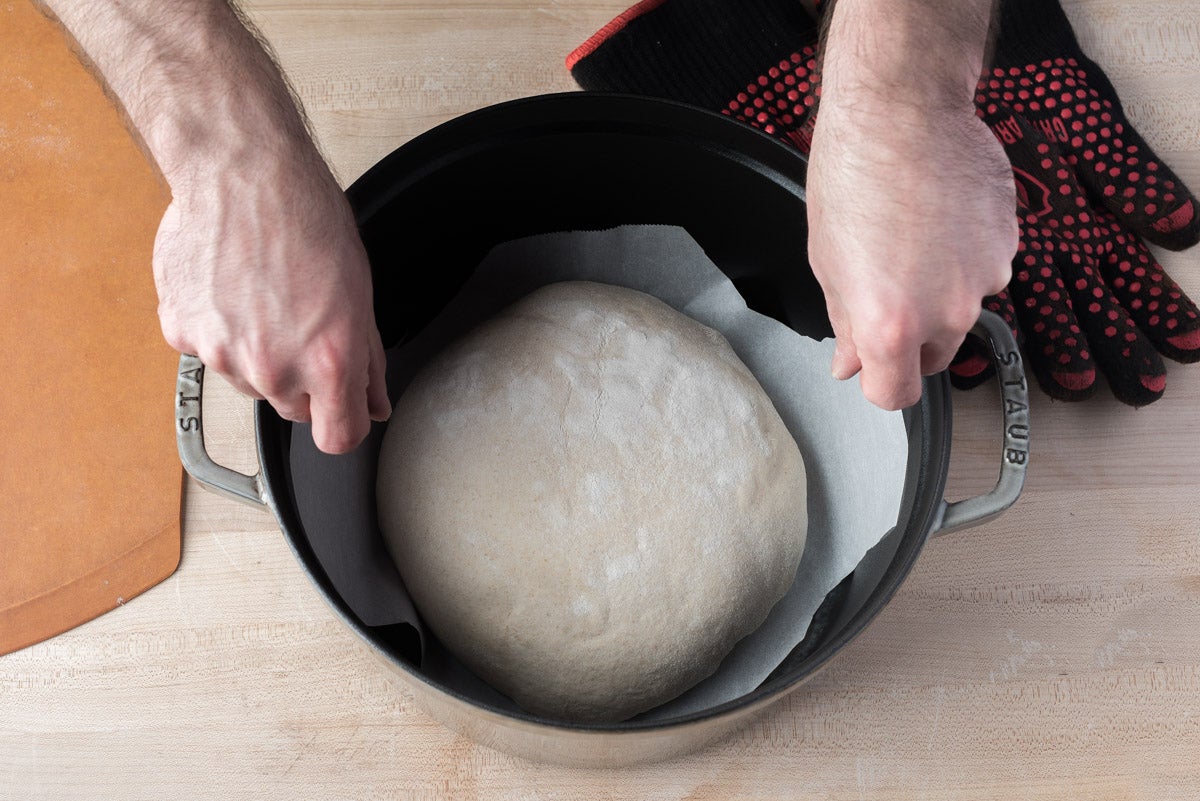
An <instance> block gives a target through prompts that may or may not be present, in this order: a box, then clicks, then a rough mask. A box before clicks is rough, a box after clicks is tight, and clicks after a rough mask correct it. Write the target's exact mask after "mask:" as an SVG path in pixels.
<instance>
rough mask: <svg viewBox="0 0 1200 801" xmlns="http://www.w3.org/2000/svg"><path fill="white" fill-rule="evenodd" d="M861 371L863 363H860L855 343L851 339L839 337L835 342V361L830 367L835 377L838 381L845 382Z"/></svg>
mask: <svg viewBox="0 0 1200 801" xmlns="http://www.w3.org/2000/svg"><path fill="white" fill-rule="evenodd" d="M861 369H862V362H861V361H859V358H858V352H857V351H856V350H855V348H854V342H852V341H851V340H850V338H849V337H837V338H836V339H835V340H834V347H833V361H832V362H831V363H830V366H829V370H830V372H831V373H832V374H833V377H834V378H836V379H837V380H838V381H845V380H846V379H848V378H850V377H852V376H854V375H856V374H857V373H858V371H859V370H861Z"/></svg>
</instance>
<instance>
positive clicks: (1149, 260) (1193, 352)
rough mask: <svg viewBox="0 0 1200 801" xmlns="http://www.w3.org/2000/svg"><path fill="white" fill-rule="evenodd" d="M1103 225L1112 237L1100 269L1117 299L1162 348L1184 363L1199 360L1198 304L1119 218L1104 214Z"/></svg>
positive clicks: (1149, 336)
mask: <svg viewBox="0 0 1200 801" xmlns="http://www.w3.org/2000/svg"><path fill="white" fill-rule="evenodd" d="M1100 225H1101V227H1102V229H1103V230H1105V231H1107V232H1108V233H1109V235H1110V237H1111V242H1112V247H1111V248H1110V249H1109V252H1108V257H1107V258H1106V259H1103V260H1101V269H1102V270H1103V272H1104V279H1105V282H1106V283H1107V284H1108V285H1109V286H1110V287H1112V291H1113V295H1114V296H1115V297H1116V299H1117V302H1118V303H1119V304H1120V305H1121V306H1122V307H1123V308H1124V309H1127V310H1128V311H1129V315H1130V316H1131V317H1132V318H1133V321H1134V323H1136V325H1137V327H1138V328H1139V329H1140V330H1141V332H1142V333H1144V334H1145V336H1146V338H1147V339H1149V340H1150V342H1151V343H1152V344H1153V345H1154V347H1155V348H1156V349H1157V350H1158V351H1159V353H1162V354H1163V355H1164V356H1169V357H1170V358H1172V359H1175V360H1176V361H1179V362H1184V363H1191V362H1195V361H1200V310H1197V308H1196V304H1194V303H1193V302H1192V300H1191V299H1190V298H1189V297H1188V296H1187V295H1185V294H1184V292H1183V290H1182V289H1180V288H1179V285H1178V284H1176V283H1175V281H1174V280H1173V279H1172V278H1171V276H1169V275H1167V273H1166V271H1165V270H1163V268H1162V266H1161V265H1160V264H1159V263H1158V262H1157V261H1155V259H1154V257H1153V256H1152V255H1151V254H1150V251H1149V250H1148V249H1147V248H1146V246H1145V245H1143V244H1142V242H1141V241H1140V240H1139V239H1138V238H1137V237H1136V236H1134V235H1133V234H1131V233H1129V232H1127V231H1125V230H1123V228H1122V226H1121V224H1120V222H1118V221H1117V220H1115V219H1112V218H1108V217H1106V216H1102V217H1101V218H1100Z"/></svg>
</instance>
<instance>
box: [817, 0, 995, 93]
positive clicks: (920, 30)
mask: <svg viewBox="0 0 1200 801" xmlns="http://www.w3.org/2000/svg"><path fill="white" fill-rule="evenodd" d="M994 6H995V0H837V2H836V4H835V5H834V7H833V9H832V11H831V12H830V13H829V14H827V29H826V31H825V48H824V52H825V62H824V75H825V77H824V85H823V87H822V91H823V97H824V98H825V99H826V100H829V99H831V98H833V99H835V100H837V101H841V102H845V101H848V100H849V99H850V98H853V99H855V100H856V101H857V100H862V101H863V102H867V103H873V102H875V101H880V102H886V103H887V104H889V105H901V104H910V105H913V106H915V107H920V108H929V107H931V106H933V107H941V108H945V107H967V106H969V105H970V102H971V98H972V97H973V96H974V90H975V85H976V82H977V81H978V79H979V75H980V73H981V72H982V69H983V66H984V61H985V58H986V57H987V53H988V49H989V41H988V36H989V31H990V29H991V20H992V15H993V10H994Z"/></svg>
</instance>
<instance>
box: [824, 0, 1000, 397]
mask: <svg viewBox="0 0 1200 801" xmlns="http://www.w3.org/2000/svg"><path fill="white" fill-rule="evenodd" d="M992 2H993V0H838V2H837V4H836V5H835V6H834V7H833V9H832V10H831V11H828V12H827V17H828V31H827V34H826V43H825V57H824V58H825V60H824V76H823V84H822V97H821V112H820V115H819V118H818V121H817V125H816V130H815V132H814V136H813V143H812V154H811V167H810V170H809V200H810V203H809V207H808V208H809V226H810V240H809V247H810V254H809V255H810V259H811V261H812V264H813V269H814V271H815V272H816V274H817V277H818V279H820V281H821V284H822V286H823V288H824V289H825V294H826V297H827V300H828V303H829V311H830V317H831V321H832V323H833V326H834V331H835V333H836V334H837V337H838V346H837V351H836V353H835V356H834V362H833V372H834V375H835V376H837V377H838V378H849V377H850V376H852V375H854V374H855V373H859V372H860V371H861V382H862V386H863V392H864V394H865V395H866V396H867V398H868V399H869V400H871V401H873V402H874V403H876V404H878V405H880V406H883V407H885V408H889V409H895V408H901V407H904V406H907V405H909V404H911V403H913V402H915V401H916V400H917V399H918V398H919V397H920V376H921V375H928V374H931V373H934V372H938V371H940V370H942V369H944V368H945V367H946V366H947V365H948V364H949V362H950V359H951V358H952V357H953V355H954V352H955V350H956V349H957V348H958V346H959V345H960V344H961V342H962V340H963V338H964V336H965V334H966V332H967V330H968V329H969V328H970V327H971V325H972V323H973V322H974V320H975V318H976V317H977V316H978V314H979V307H980V301H981V300H982V298H983V297H984V296H986V295H989V294H993V293H995V292H998V291H999V290H1000V289H1002V288H1003V287H1004V286H1005V285H1006V284H1007V282H1008V279H1009V273H1010V269H1011V266H1010V265H1011V259H1012V257H1013V254H1014V253H1015V252H1016V247H1017V227H1016V217H1015V213H1014V210H1015V207H1016V204H1015V196H1014V187H1013V177H1012V170H1011V167H1010V165H1009V162H1008V160H1007V158H1006V157H1005V155H1004V151H1003V149H1002V148H1001V146H1000V144H999V143H998V142H997V141H996V139H995V138H994V137H993V136H992V134H991V132H990V131H989V130H988V129H987V127H986V126H985V125H984V124H983V122H982V121H980V120H979V119H977V118H976V116H975V110H974V105H973V97H974V94H975V86H976V82H977V81H978V78H979V75H980V72H981V70H982V67H983V61H984V55H985V50H986V47H987V36H988V28H989V20H990V17H991V11H992Z"/></svg>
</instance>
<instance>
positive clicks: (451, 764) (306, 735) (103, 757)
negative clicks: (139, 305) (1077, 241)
mask: <svg viewBox="0 0 1200 801" xmlns="http://www.w3.org/2000/svg"><path fill="white" fill-rule="evenodd" d="M247 5H248V6H249V10H250V12H251V13H252V15H253V16H254V18H255V19H256V20H257V21H258V23H259V24H260V25H261V27H262V29H263V31H264V33H265V34H266V36H267V37H268V38H269V39H270V41H271V42H272V43H273V45H274V46H275V48H276V50H277V51H278V55H279V58H280V59H281V61H282V62H283V64H284V65H285V67H286V68H287V70H288V72H289V74H290V76H291V78H292V80H293V81H294V83H295V85H296V87H297V90H298V92H299V94H300V96H301V97H302V98H303V100H304V103H305V105H306V108H307V110H308V113H309V116H310V117H311V119H312V122H313V125H314V127H315V129H316V131H317V133H318V135H319V137H320V141H321V143H322V145H323V147H324V149H325V152H326V153H327V154H328V155H329V157H330V158H331V160H332V161H333V163H334V164H335V166H336V168H337V170H338V173H339V175H340V176H341V177H342V179H343V180H345V181H347V182H348V181H350V180H353V179H354V178H355V177H356V176H357V175H358V174H360V173H361V172H362V171H363V170H364V169H366V168H367V167H368V166H369V165H370V164H372V163H373V162H374V161H376V160H377V159H378V158H380V157H381V156H383V155H384V154H385V153H387V152H389V151H390V150H391V149H392V148H394V147H396V146H397V145H399V144H400V143H402V142H404V141H406V140H407V139H408V138H410V137H411V136H413V135H415V134H417V133H419V132H421V131H423V130H425V129H427V128H429V127H430V126H432V125H434V124H436V123H438V122H440V121H442V120H445V119H448V118H450V117H452V116H455V115H457V114H460V113H462V112H465V111H469V110H471V109H474V108H477V107H479V106H482V105H485V104H488V103H492V102H497V101H500V100H505V99H508V98H512V97H518V96H522V95H529V94H536V93H541V92H546V91H557V90H568V89H571V88H572V86H571V82H570V80H569V77H568V76H567V75H566V74H565V72H564V70H563V68H562V58H563V56H564V55H565V54H566V53H567V52H568V51H569V50H570V49H571V48H573V47H574V46H575V45H576V44H577V43H578V42H579V41H581V40H582V38H584V37H586V36H587V35H588V34H590V33H591V32H592V31H593V30H595V29H596V28H598V27H599V26H600V25H602V24H603V23H604V22H606V21H607V20H608V19H609V18H610V17H611V16H613V15H614V14H616V13H617V12H619V11H621V10H622V9H623V8H624V6H625V5H626V2H625V0H558V1H557V2H534V0H489V1H488V2H460V0H436V1H434V0H425V1H424V2H419V1H418V0H392V1H391V2H365V1H364V0H360V1H359V2H351V1H350V0H345V1H340V0H329V1H328V2H299V1H298V0H293V1H291V2H288V1H286V0H262V1H261V2H256V3H247ZM1067 10H1068V13H1069V14H1070V16H1071V18H1072V19H1073V20H1074V21H1075V23H1076V24H1077V26H1078V30H1079V34H1080V38H1081V40H1082V41H1083V43H1084V46H1085V47H1086V48H1087V49H1088V51H1089V52H1090V53H1091V54H1092V55H1093V56H1094V57H1095V58H1096V59H1097V60H1099V61H1100V62H1101V63H1102V64H1103V65H1104V67H1105V68H1106V69H1107V71H1108V72H1109V75H1110V77H1111V78H1112V80H1113V83H1114V84H1115V85H1116V86H1117V88H1118V89H1119V90H1120V92H1121V93H1122V98H1123V101H1124V103H1125V107H1126V109H1127V111H1128V113H1129V115H1130V117H1131V118H1132V119H1133V121H1134V122H1135V124H1137V125H1138V126H1139V127H1140V128H1141V130H1142V133H1143V134H1144V135H1145V136H1146V138H1147V139H1148V140H1149V141H1150V143H1151V144H1152V145H1153V146H1154V147H1156V148H1158V149H1159V151H1160V155H1161V156H1162V157H1163V158H1164V159H1165V160H1166V161H1167V162H1168V163H1169V164H1171V165H1172V167H1173V168H1174V169H1175V170H1176V171H1177V172H1178V173H1179V174H1180V175H1181V177H1182V178H1183V179H1184V180H1185V181H1186V182H1188V183H1189V184H1190V185H1192V186H1193V187H1200V89H1197V88H1196V87H1197V86H1198V85H1200V81H1197V80H1196V78H1197V76H1200V5H1198V4H1196V3H1194V2H1191V0H1156V1H1155V2H1151V0H1075V2H1069V3H1067ZM1159 253H1160V255H1161V256H1162V260H1163V264H1164V265H1165V266H1166V267H1167V269H1168V270H1169V271H1171V273H1172V274H1173V275H1174V276H1175V277H1176V278H1177V280H1178V281H1179V283H1180V284H1181V285H1182V286H1183V287H1184V289H1185V290H1186V291H1188V292H1189V293H1190V294H1191V295H1192V296H1193V297H1198V296H1200V251H1195V250H1194V251H1191V252H1185V253H1180V254H1165V253H1161V252H1159ZM164 380H165V381H168V382H169V381H171V380H172V378H171V377H170V376H164ZM1035 394H1036V393H1035ZM208 395H209V401H208V408H207V412H208V413H207V415H206V418H207V421H208V422H207V428H208V433H209V440H210V443H211V446H212V448H213V450H214V452H216V453H217V454H218V455H219V457H220V458H221V459H223V460H224V461H226V462H227V463H232V464H234V465H235V466H240V467H242V468H243V469H252V466H253V460H254V456H253V442H252V428H251V420H250V406H249V404H248V403H247V402H245V401H244V400H242V399H240V398H238V397H236V396H235V395H234V394H233V393H232V392H231V391H230V390H229V389H228V388H227V387H222V386H212V387H210V391H209V392H208ZM1032 421H1033V426H1034V431H1033V436H1034V461H1033V462H1032V467H1031V471H1030V475H1029V480H1028V483H1027V489H1026V491H1025V494H1024V496H1023V497H1022V499H1021V501H1020V502H1019V504H1018V505H1017V506H1016V507H1014V508H1013V509H1012V510H1011V511H1009V512H1008V513H1007V514H1005V515H1004V516H1002V517H1001V518H999V519H998V520H996V521H995V522H993V523H990V524H988V525H986V526H983V527H980V528H976V529H971V530H967V531H962V532H957V533H954V534H951V535H948V536H946V537H942V538H939V539H937V540H935V541H933V542H931V543H930V544H929V546H928V547H927V548H926V550H925V551H924V553H923V555H922V557H921V559H920V561H919V563H918V565H917V567H916V569H915V571H914V572H913V574H912V575H911V577H910V578H909V579H908V581H907V582H906V584H905V585H904V586H903V588H902V589H901V591H900V593H899V594H898V595H897V597H896V598H895V599H894V600H893V601H892V603H890V604H889V605H888V607H887V608H886V609H885V610H884V611H883V613H882V614H881V615H880V616H879V618H878V619H877V620H876V621H875V622H874V623H873V624H872V626H871V627H870V628H869V629H868V630H867V631H866V632H865V633H864V634H863V635H862V636H861V637H859V638H858V639H857V640H855V641H854V642H853V643H852V644H851V645H850V646H849V647H848V648H847V649H846V650H845V652H844V653H842V654H840V655H839V657H838V658H837V659H836V660H834V662H833V664H832V665H830V667H829V668H828V669H827V670H825V671H824V672H823V673H821V674H820V675H819V676H818V677H817V678H815V679H814V680H813V681H811V682H810V683H808V684H806V685H805V686H804V687H802V688H800V689H799V690H798V691H796V692H795V693H793V694H792V695H791V696H789V697H788V699H787V700H786V701H784V702H783V703H781V704H778V705H776V706H775V707H773V708H772V709H771V710H769V711H768V712H767V713H765V714H764V715H763V716H762V717H760V718H759V719H757V720H756V721H755V722H754V723H753V724H752V725H751V726H749V727H747V728H746V729H744V730H743V731H741V732H739V733H738V734H736V735H734V736H733V737H731V738H729V739H728V740H726V741H724V742H722V743H719V744H717V745H715V746H713V747H710V748H708V749H706V750H704V751H701V752H699V753H696V754H693V755H690V756H687V757H684V758H681V759H677V760H674V761H672V762H668V763H665V764H659V765H651V766H646V767H641V768H636V769H630V770H623V771H588V770H577V769H565V768H557V767H550V766H544V765H537V764H531V763H527V762H523V761H521V760H518V759H515V758H511V757H508V756H505V755H502V754H499V753H496V752H494V751H491V750H488V749H486V748H483V747H480V746H476V745H474V744H472V743H471V742H469V741H467V740H465V739H463V738H461V737H458V736H456V735H454V734H452V733H450V732H449V731H447V730H445V729H444V728H442V727H441V726H440V725H438V724H436V723H434V722H432V721H431V720H430V719H429V718H428V717H427V716H426V715H425V714H424V713H423V712H421V711H419V710H418V709H416V708H415V707H414V705H413V703H412V700H411V698H410V696H409V694H408V692H407V690H405V689H404V687H402V686H401V685H400V684H399V683H398V682H397V680H395V679H394V678H392V677H391V676H390V674H389V673H387V672H386V671H384V670H383V669H381V668H380V666H379V664H378V663H377V662H376V660H375V659H374V657H373V656H372V655H371V654H370V653H369V652H368V651H367V649H366V648H365V647H364V646H362V645H360V644H359V643H358V641H357V640H356V639H355V637H354V636H353V635H352V634H351V633H350V632H349V631H348V630H346V628H345V627H344V626H342V625H341V624H340V623H339V622H338V621H337V620H336V618H335V617H334V616H333V614H332V613H331V612H330V611H329V610H328V609H327V608H326V607H325V605H324V603H323V602H322V601H321V599H320V598H319V597H318V595H317V593H316V591H315V590H314V589H313V588H312V586H311V585H310V583H309V582H308V580H307V578H306V577H305V576H304V574H303V573H302V571H301V569H300V567H299V566H298V565H297V563H296V561H295V560H294V558H293V557H292V555H291V554H290V552H289V551H288V549H287V547H286V546H285V544H284V541H283V539H282V536H281V535H280V533H279V531H278V528H277V526H276V524H275V522H274V520H273V519H272V518H271V517H270V516H268V515H267V514H265V513H262V512H256V511H254V510H251V509H247V508H244V507H241V506H237V505H234V504H232V503H231V502H228V501H224V500H222V499H220V498H217V497H215V496H212V495H210V494H207V493H204V492H202V491H198V490H196V489H195V488H194V486H189V487H188V488H187V493H186V525H185V540H184V555H183V562H182V564H181V566H180V569H179V570H178V572H177V573H176V574H175V576H173V577H172V578H171V579H170V580H168V581H167V582H165V583H164V584H162V585H161V586H159V587H156V588H154V589H153V590H151V591H150V592H147V593H146V594H145V595H143V596H141V597H139V598H137V599H134V600H133V601H132V602H130V603H128V604H127V605H126V606H125V607H123V608H122V609H120V610H119V611H118V612H116V613H113V614H109V615H106V616H105V617H103V618H101V619H99V620H97V621H94V622H93V623H89V624H88V625H86V626H84V627H82V628H80V629H77V630H75V631H72V632H70V633H68V634H65V635H63V636H60V637H57V638H55V639H53V640H51V641H49V642H47V643H44V644H41V645H38V646H36V647H33V648H29V649H26V650H23V651H20V652H17V653H15V654H12V655H10V656H7V657H4V658H2V659H0V799H21V800H22V801H32V800H33V799H74V798H81V799H82V798H88V799H92V798H121V799H151V798H154V799H157V798H174V797H187V798H195V799H208V798H212V799H242V798H268V797H269V798H293V797H295V798H306V799H394V798H404V799H409V798H411V799H465V800H468V801H470V800H473V799H488V801H492V800H507V799H556V800H557V801H577V800H578V801H582V800H583V799H588V801H594V800H595V799H617V798H631V799H632V798H636V799H646V800H648V801H649V800H658V799H662V800H664V801H668V800H669V801H678V800H680V799H689V800H690V801H709V800H712V801H730V800H731V799H785V798H786V799H791V798H812V799H836V800H838V801H841V800H842V799H846V800H847V801H848V800H850V799H915V798H928V799H972V801H979V800H981V799H1005V801H1011V799H1062V798H1084V799H1190V798H1195V797H1196V793H1197V790H1196V787H1197V785H1198V784H1200V768H1197V766H1196V761H1197V760H1196V756H1197V754H1200V521H1198V520H1197V513H1196V509H1197V494H1198V483H1200V482H1198V481H1197V475H1198V473H1200V448H1198V446H1200V433H1198V432H1200V367H1190V368H1188V367H1174V368H1173V369H1172V371H1171V374H1170V378H1169V382H1168V388H1167V392H1166V396H1165V397H1164V398H1163V399H1162V400H1161V401H1159V402H1157V403H1155V404H1153V405H1152V406H1150V407H1148V408H1146V409H1142V410H1138V411H1134V410H1132V409H1129V408H1127V407H1123V406H1121V405H1120V404H1118V403H1116V402H1115V401H1112V400H1111V399H1109V398H1105V397H1098V398H1096V399H1094V400H1093V401H1091V402H1088V403H1085V404H1076V405H1070V404H1061V403H1052V402H1050V401H1048V400H1047V399H1046V398H1045V397H1044V396H1042V395H1040V394H1036V397H1035V402H1034V408H1033V410H1032ZM998 427H999V414H998V399H997V395H996V393H995V392H994V391H991V390H985V389H981V390H979V391H976V392H973V393H958V394H956V395H955V440H954V447H955V451H954V456H953V460H952V480H951V488H950V492H951V495H953V496H963V495H968V494H972V493H975V492H978V491H981V490H983V489H986V488H987V486H988V485H989V484H990V483H991V482H992V481H993V480H994V478H995V472H996V467H997V463H996V460H997V459H998V450H999V446H998V437H997V433H998V432H997V429H998Z"/></svg>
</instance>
